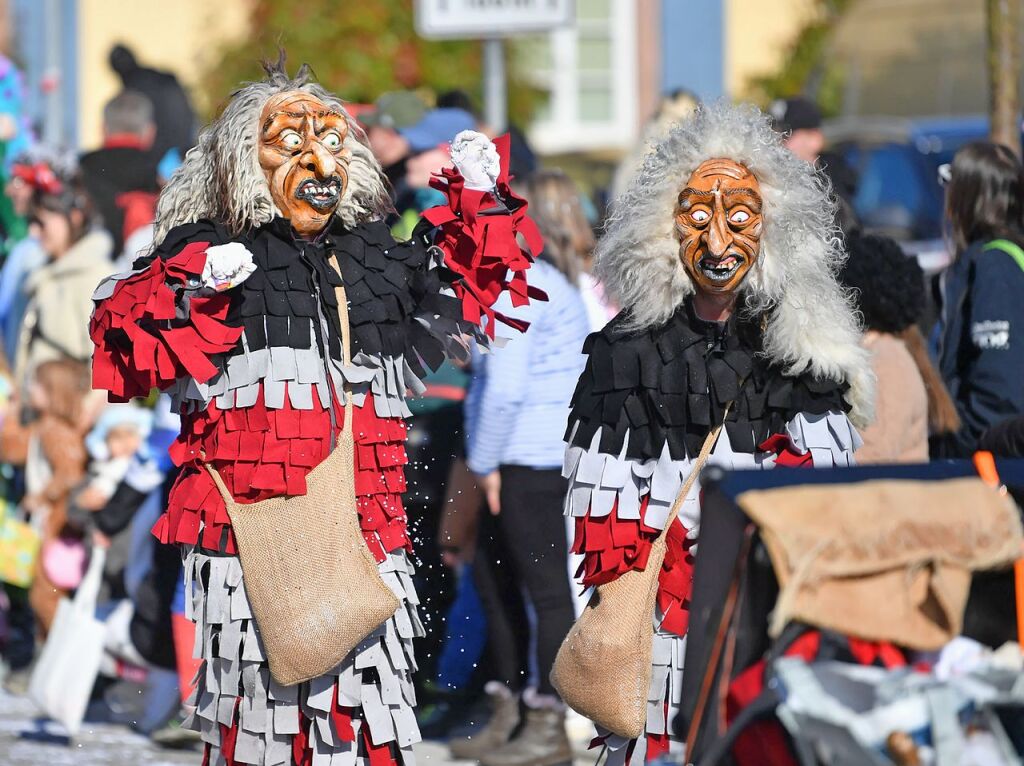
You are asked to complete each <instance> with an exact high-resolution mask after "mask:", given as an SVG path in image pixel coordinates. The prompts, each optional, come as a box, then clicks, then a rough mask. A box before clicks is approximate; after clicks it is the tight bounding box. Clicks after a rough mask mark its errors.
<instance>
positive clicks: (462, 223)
mask: <svg viewBox="0 0 1024 766" xmlns="http://www.w3.org/2000/svg"><path fill="white" fill-rule="evenodd" d="M494 145H495V147H496V148H497V149H498V156H499V158H500V159H501V173H500V175H499V176H498V180H497V191H498V195H499V196H500V197H501V199H502V200H505V201H507V202H510V203H516V204H517V205H518V207H517V208H516V209H515V210H514V211H512V213H511V214H510V215H487V214H486V213H485V212H484V211H486V210H487V209H489V208H493V207H496V206H498V205H500V203H499V202H498V200H497V199H496V198H495V196H494V195H493V194H492V193H490V192H482V191H476V190H474V189H467V188H465V183H464V181H463V178H462V175H461V174H460V173H459V172H458V171H457V170H455V169H454V168H444V169H443V170H442V171H441V173H440V174H439V175H438V176H437V177H435V178H433V179H431V181H430V185H431V186H432V187H433V188H435V189H437V190H439V191H440V192H442V193H443V194H444V195H445V196H446V197H447V198H448V204H447V205H438V206H437V207H432V208H430V209H429V210H427V211H425V212H424V213H423V217H424V218H425V219H426V220H427V221H429V222H430V223H432V224H433V225H434V226H437V227H440V233H439V235H438V237H437V238H436V240H435V244H436V245H437V246H438V247H440V248H441V249H442V250H443V251H444V254H445V259H444V260H445V266H447V267H448V268H449V269H451V270H452V271H454V272H456V273H457V274H458V275H459V276H460V277H461V278H462V279H461V280H460V281H459V282H457V283H456V284H455V285H454V290H455V294H456V296H458V297H459V299H460V300H461V301H462V316H463V318H464V319H465V320H466V321H469V322H473V323H474V324H480V321H481V319H482V318H484V317H486V318H487V326H486V328H485V329H486V332H487V334H488V336H490V337H491V338H492V339H493V338H494V332H495V327H494V325H495V320H497V321H500V322H502V323H504V324H506V325H508V326H509V327H512V328H514V329H516V330H519V331H520V332H522V331H525V330H526V328H527V327H528V326H529V323H527V322H523V321H521V320H518V319H514V318H512V317H508V316H505V315H503V314H500V313H498V312H496V311H494V309H493V308H492V307H493V306H494V303H495V301H497V300H498V296H499V295H501V293H502V292H504V291H506V290H507V291H508V292H509V294H510V297H511V298H512V305H513V306H516V307H518V306H525V305H527V304H528V303H529V302H530V298H533V299H535V300H542V301H543V300H547V295H545V294H544V291H543V290H539V289H537V288H536V287H532V286H530V285H528V284H527V283H526V270H527V269H529V268H530V265H531V264H532V263H533V257H534V255H536V254H537V253H540V251H541V250H543V248H544V240H543V239H542V237H541V235H540V231H539V230H538V229H537V225H536V224H535V223H534V222H533V221H532V220H531V219H530V218H529V217H528V216H527V215H526V208H527V204H526V200H524V199H523V198H522V197H519V196H517V195H516V194H514V193H513V192H512V190H511V188H509V180H510V177H509V170H508V168H509V137H508V135H507V134H506V135H504V136H500V137H499V138H496V139H494ZM517 234H521V235H522V237H523V239H524V240H525V242H526V246H527V248H528V249H523V248H521V247H520V246H519V242H518V240H517V238H516V235H517ZM510 273H511V275H512V276H511V279H510V278H509V274H510Z"/></svg>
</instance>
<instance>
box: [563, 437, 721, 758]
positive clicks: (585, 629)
mask: <svg viewBox="0 0 1024 766" xmlns="http://www.w3.org/2000/svg"><path fill="white" fill-rule="evenodd" d="M721 430H722V427H721V426H719V427H718V428H716V429H714V430H713V431H712V432H711V433H709V434H708V436H707V438H706V439H705V440H704V445H703V446H702V447H701V451H700V454H699V455H698V456H697V460H696V461H695V462H694V465H693V469H692V470H691V471H690V475H689V476H688V477H687V478H686V481H685V482H684V483H683V487H682V489H681V490H680V491H679V495H678V497H677V498H676V500H675V502H674V503H673V504H672V508H671V510H670V511H669V514H668V518H667V519H666V521H665V526H664V528H663V529H662V531H661V534H659V535H658V537H657V538H656V539H655V541H654V543H653V544H652V546H651V553H650V555H649V556H648V559H647V566H646V567H644V569H643V570H635V569H634V570H630V571H628V572H626V573H625V574H622V575H619V577H617V578H616V579H615V580H612V581H611V582H609V583H606V584H604V585H599V586H597V587H596V588H595V589H594V594H593V596H592V597H591V599H590V602H589V603H588V604H587V606H586V608H585V609H584V610H583V614H581V615H580V617H579V619H578V620H576V623H575V624H574V625H573V626H572V629H571V630H570V631H569V633H568V635H566V637H565V640H564V641H563V642H562V646H561V647H559V649H558V655H557V656H556V657H555V664H554V667H552V669H551V683H552V684H553V685H554V687H555V689H557V690H558V693H559V694H560V695H561V696H562V700H563V701H564V702H565V703H566V704H567V705H568V706H569V707H571V708H572V709H573V710H575V711H576V712H578V713H580V714H581V715H583V716H585V717H587V718H589V719H590V720H591V721H593V722H594V723H596V724H597V725H599V726H601V727H602V728H604V729H607V730H608V731H610V732H613V733H614V734H618V735H620V736H623V737H628V738H630V739H635V738H637V737H639V736H640V735H641V734H643V732H644V724H645V723H646V721H647V692H648V689H649V688H650V685H651V653H652V651H653V645H654V605H655V601H656V598H657V595H658V575H659V574H660V573H661V566H662V563H663V562H664V560H665V545H666V544H665V535H666V533H667V531H668V529H669V528H670V527H671V526H672V522H673V521H675V518H676V516H677V515H678V513H679V508H680V507H681V505H682V503H683V501H684V500H685V499H686V496H687V495H688V494H689V493H690V488H691V487H692V486H693V483H694V481H696V480H697V476H698V475H699V474H700V471H701V468H703V466H704V463H706V462H707V459H708V455H709V454H711V448H712V447H713V446H714V443H715V440H716V439H717V438H718V434H719V432H720V431H721Z"/></svg>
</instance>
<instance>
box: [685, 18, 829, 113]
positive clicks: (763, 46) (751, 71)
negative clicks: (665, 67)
mask: <svg viewBox="0 0 1024 766" xmlns="http://www.w3.org/2000/svg"><path fill="white" fill-rule="evenodd" d="M675 1H676V0H667V2H675ZM723 2H724V3H725V89H726V92H727V93H728V94H729V95H730V96H732V97H734V98H743V97H744V96H746V95H747V90H748V87H747V86H748V83H749V81H750V78H751V77H754V76H756V75H761V74H765V73H770V72H773V71H775V70H776V69H777V68H778V67H779V65H780V64H781V63H782V59H783V55H784V54H785V53H786V50H787V49H788V46H789V44H790V43H791V42H792V41H793V39H794V37H795V36H796V34H797V32H799V31H800V29H801V28H802V27H803V25H804V24H805V23H806V22H807V21H808V20H809V19H811V18H813V15H814V13H815V5H816V4H815V2H814V0H723Z"/></svg>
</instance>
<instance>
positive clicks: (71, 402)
mask: <svg viewBox="0 0 1024 766" xmlns="http://www.w3.org/2000/svg"><path fill="white" fill-rule="evenodd" d="M89 388H90V387H89V368H88V366H87V365H85V364H82V363H80V362H74V361H71V360H67V359H61V360H54V361H48V362H43V363H42V364H40V365H39V366H38V367H37V368H36V369H35V372H34V374H33V376H32V379H31V383H30V385H29V388H28V394H27V398H28V401H27V408H26V409H25V410H24V412H26V413H27V415H26V416H25V417H17V416H16V415H15V413H17V412H18V410H19V408H18V407H17V406H12V407H11V414H10V416H9V417H7V418H6V419H5V420H4V424H3V431H2V433H0V458H2V459H3V460H4V461H5V462H9V463H13V464H15V465H24V466H25V489H26V493H25V497H24V499H23V500H22V506H23V507H24V509H25V510H26V511H27V512H28V513H29V515H30V518H31V521H32V524H33V526H35V527H36V529H37V530H38V531H39V533H40V535H41V538H42V545H43V548H42V554H41V555H40V557H39V560H38V562H37V565H36V576H35V579H34V580H33V582H32V586H31V588H30V590H29V602H30V603H31V605H32V609H33V611H34V612H35V614H36V618H37V620H38V625H39V629H40V631H41V632H42V633H43V634H45V633H46V632H47V631H48V630H49V629H50V624H51V623H52V621H53V618H54V616H55V614H56V611H57V604H58V603H59V601H60V598H61V596H62V595H64V594H65V593H66V592H67V587H66V586H65V587H60V586H59V585H58V583H56V582H54V576H55V575H57V573H58V572H60V574H59V575H58V576H57V579H58V580H63V579H64V578H63V574H64V572H63V570H64V568H65V567H67V565H68V564H69V563H71V564H72V565H74V562H69V561H68V560H67V559H68V558H69V557H73V556H75V555H77V554H76V551H75V548H74V546H63V545H62V544H61V536H62V535H63V534H64V533H65V531H66V526H67V502H68V496H69V494H70V492H71V489H72V488H73V487H74V486H75V485H76V484H78V483H79V482H80V481H81V480H82V478H83V477H84V476H85V467H86V463H87V459H88V458H87V454H86V450H85V434H84V428H83V423H82V421H83V417H82V412H83V405H84V402H85V398H86V396H87V395H88V393H89ZM24 421H28V422H27V423H26V422H24Z"/></svg>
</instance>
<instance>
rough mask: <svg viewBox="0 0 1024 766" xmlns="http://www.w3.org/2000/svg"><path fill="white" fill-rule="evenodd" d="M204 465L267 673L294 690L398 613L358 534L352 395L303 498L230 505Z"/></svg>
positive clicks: (344, 308) (343, 309) (343, 304)
mask: <svg viewBox="0 0 1024 766" xmlns="http://www.w3.org/2000/svg"><path fill="white" fill-rule="evenodd" d="M337 293H338V307H339V314H340V316H341V327H342V339H343V344H342V345H343V348H344V360H345V364H346V365H348V364H349V363H350V361H351V348H350V345H349V343H350V341H349V326H348V303H347V300H346V297H345V292H344V289H343V288H340V287H339V288H338V289H337ZM207 468H208V469H209V471H210V475H211V476H212V477H213V480H214V482H215V483H216V485H217V489H218V490H219V491H220V494H221V496H222V497H223V498H224V503H225V505H226V506H227V511H228V516H229V517H230V518H231V526H232V529H233V530H234V533H235V540H236V541H237V543H238V555H239V559H240V562H241V565H242V578H243V583H244V586H245V593H246V596H248V598H249V603H250V604H251V606H252V613H253V616H254V617H255V619H256V627H257V628H258V629H259V633H260V637H261V639H262V640H263V648H264V651H265V653H266V656H267V661H268V663H269V664H270V674H271V675H272V676H273V677H274V680H275V681H277V682H278V683H279V684H283V685H285V686H291V685H293V684H298V683H301V682H302V681H308V680H309V679H311V678H316V677H317V676H321V675H323V674H324V673H327V672H328V671H330V670H332V669H333V668H335V667H337V666H338V665H339V664H341V662H342V660H344V659H345V657H346V656H347V655H348V653H349V652H351V651H352V650H353V649H354V648H355V647H356V646H357V645H358V644H359V643H360V642H361V641H362V640H363V639H364V638H366V637H367V636H368V635H369V634H370V633H372V632H373V631H374V630H375V629H376V628H377V627H378V626H380V625H381V624H383V623H384V621H385V620H387V619H388V618H389V617H391V616H392V615H393V614H394V613H395V611H396V610H397V609H398V607H399V601H398V598H397V597H396V596H395V594H394V593H393V592H392V591H391V589H390V588H388V586H387V584H386V583H385V582H384V580H383V579H382V578H381V576H380V572H379V571H378V570H377V562H376V561H375V560H374V558H373V554H371V553H370V550H369V549H368V548H367V547H366V542H365V541H364V540H363V534H362V531H361V530H360V528H359V514H358V512H357V510H356V493H355V460H354V446H353V438H352V395H351V393H348V392H347V393H346V401H345V422H344V425H343V427H342V432H341V435H340V437H339V438H338V443H337V445H336V446H335V448H334V450H333V451H332V452H331V454H330V455H328V457H327V459H326V460H324V461H323V462H322V463H320V465H318V466H316V467H315V468H314V469H313V470H312V471H310V472H309V474H308V476H307V478H306V487H307V489H306V494H305V495H295V496H290V497H273V498H270V499H268V500H262V501H260V502H258V503H249V504H240V503H236V502H235V501H234V498H232V496H231V493H230V492H228V490H227V487H226V486H225V485H224V481H223V480H222V479H221V477H220V475H219V474H218V473H217V471H216V470H215V469H214V468H213V467H212V466H210V465H207Z"/></svg>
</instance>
